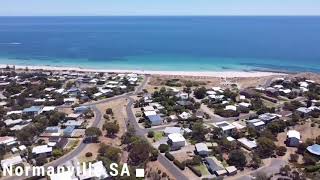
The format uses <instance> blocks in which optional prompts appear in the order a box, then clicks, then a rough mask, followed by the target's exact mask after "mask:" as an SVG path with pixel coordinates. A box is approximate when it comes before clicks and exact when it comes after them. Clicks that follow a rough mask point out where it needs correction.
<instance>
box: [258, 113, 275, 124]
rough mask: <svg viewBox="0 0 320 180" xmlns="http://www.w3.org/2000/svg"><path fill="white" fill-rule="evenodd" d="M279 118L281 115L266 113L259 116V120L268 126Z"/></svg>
mask: <svg viewBox="0 0 320 180" xmlns="http://www.w3.org/2000/svg"><path fill="white" fill-rule="evenodd" d="M278 118H279V115H278V114H273V113H264V114H260V115H259V119H260V120H262V121H263V122H265V123H266V124H267V123H269V122H271V121H273V120H275V119H278Z"/></svg>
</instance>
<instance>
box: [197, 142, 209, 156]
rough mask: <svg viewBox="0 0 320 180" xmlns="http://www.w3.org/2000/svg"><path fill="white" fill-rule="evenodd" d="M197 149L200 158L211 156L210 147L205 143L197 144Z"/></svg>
mask: <svg viewBox="0 0 320 180" xmlns="http://www.w3.org/2000/svg"><path fill="white" fill-rule="evenodd" d="M195 149H196V152H197V153H198V154H199V155H200V156H208V154H209V149H208V146H207V145H206V144H205V143H197V144H195Z"/></svg>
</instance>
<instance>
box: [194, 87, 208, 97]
mask: <svg viewBox="0 0 320 180" xmlns="http://www.w3.org/2000/svg"><path fill="white" fill-rule="evenodd" d="M206 92H207V89H206V88H205V87H201V88H196V89H195V90H194V92H193V94H194V96H195V97H196V98H197V99H203V98H205V97H206Z"/></svg>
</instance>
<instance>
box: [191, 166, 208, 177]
mask: <svg viewBox="0 0 320 180" xmlns="http://www.w3.org/2000/svg"><path fill="white" fill-rule="evenodd" d="M194 168H196V169H197V170H199V171H200V172H201V174H202V176H205V175H209V171H208V169H207V167H206V165H204V164H201V165H197V166H194Z"/></svg>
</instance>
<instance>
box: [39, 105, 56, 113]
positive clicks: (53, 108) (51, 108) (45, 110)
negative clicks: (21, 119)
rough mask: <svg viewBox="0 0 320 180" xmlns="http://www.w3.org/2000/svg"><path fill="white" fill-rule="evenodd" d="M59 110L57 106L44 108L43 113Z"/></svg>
mask: <svg viewBox="0 0 320 180" xmlns="http://www.w3.org/2000/svg"><path fill="white" fill-rule="evenodd" d="M56 109H57V108H56V107H55V106H44V107H43V109H42V112H50V111H55V110H56Z"/></svg>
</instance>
